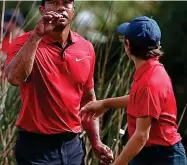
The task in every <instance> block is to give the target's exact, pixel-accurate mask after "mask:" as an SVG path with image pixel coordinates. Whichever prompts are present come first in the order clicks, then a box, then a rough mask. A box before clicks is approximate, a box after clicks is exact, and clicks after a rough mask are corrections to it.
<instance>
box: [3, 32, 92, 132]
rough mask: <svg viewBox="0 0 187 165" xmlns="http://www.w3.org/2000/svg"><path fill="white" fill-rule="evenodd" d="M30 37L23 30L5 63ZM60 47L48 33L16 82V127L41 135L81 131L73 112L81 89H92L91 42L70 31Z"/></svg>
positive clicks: (82, 90)
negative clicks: (18, 106) (18, 96)
mask: <svg viewBox="0 0 187 165" xmlns="http://www.w3.org/2000/svg"><path fill="white" fill-rule="evenodd" d="M29 36H30V32H29V33H26V34H24V35H22V36H20V37H18V38H17V39H15V40H14V41H13V43H12V44H11V45H10V47H9V51H8V56H7V61H6V64H8V63H9V62H10V61H11V60H12V58H13V57H14V56H15V55H16V53H17V52H18V51H19V50H20V48H21V47H22V46H23V44H24V43H25V42H26V41H27V39H28V37H29ZM70 38H71V41H72V43H71V44H70V45H69V46H68V47H66V49H62V48H61V47H60V46H58V45H57V43H56V42H55V41H54V40H52V39H51V38H50V37H49V36H47V35H46V36H44V37H43V39H42V41H41V42H40V44H39V46H38V48H37V51H36V57H35V61H34V66H33V70H32V72H31V74H30V75H29V77H28V78H27V80H26V81H25V82H24V83H23V84H21V85H20V93H21V100H22V107H21V111H20V115H19V119H18V122H17V124H16V125H17V126H18V127H21V128H23V129H25V130H27V131H30V132H34V133H43V134H55V133H61V132H66V131H70V132H74V133H79V132H81V120H80V118H79V116H78V115H77V114H78V112H79V109H80V102H81V98H82V95H83V92H86V91H89V90H91V89H92V88H93V85H94V84H93V80H92V77H93V73H94V64H95V52H94V48H93V46H92V44H91V43H90V42H88V41H87V40H85V39H84V38H82V37H81V36H79V35H78V34H76V33H74V32H70Z"/></svg>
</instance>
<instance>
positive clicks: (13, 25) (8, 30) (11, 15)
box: [1, 9, 24, 53]
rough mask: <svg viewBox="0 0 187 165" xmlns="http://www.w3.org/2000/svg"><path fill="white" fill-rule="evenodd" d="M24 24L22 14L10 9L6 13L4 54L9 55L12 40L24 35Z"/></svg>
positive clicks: (2, 49)
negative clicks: (22, 26) (22, 27)
mask: <svg viewBox="0 0 187 165" xmlns="http://www.w3.org/2000/svg"><path fill="white" fill-rule="evenodd" d="M23 23H24V18H23V15H22V14H21V13H20V12H18V11H15V10H14V9H8V10H7V11H5V15H4V23H3V31H4V39H3V42H2V48H1V51H2V52H4V53H7V51H8V47H9V44H10V43H11V42H12V40H13V39H15V38H16V37H17V36H19V35H21V34H23V33H24V31H23V30H22V29H21V25H22V24H23Z"/></svg>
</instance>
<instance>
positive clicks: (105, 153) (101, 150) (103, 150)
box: [92, 142, 114, 165]
mask: <svg viewBox="0 0 187 165" xmlns="http://www.w3.org/2000/svg"><path fill="white" fill-rule="evenodd" d="M92 148H93V151H94V154H95V156H96V157H97V158H98V159H99V160H100V162H101V163H102V164H104V165H110V164H111V163H112V162H113V161H114V157H113V153H112V151H111V149H110V148H109V147H108V146H106V145H104V144H103V143H102V142H99V143H97V144H96V145H95V146H92Z"/></svg>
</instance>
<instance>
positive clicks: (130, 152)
mask: <svg viewBox="0 0 187 165" xmlns="http://www.w3.org/2000/svg"><path fill="white" fill-rule="evenodd" d="M146 142H147V139H146V138H144V137H142V136H139V135H136V134H134V135H133V136H132V137H131V138H130V140H129V141H128V142H127V144H126V146H125V147H124V148H123V150H122V152H121V153H120V155H119V156H118V158H117V159H116V160H115V162H114V163H113V164H112V165H122V164H123V165H127V164H128V163H129V161H131V160H132V159H133V158H134V157H135V156H136V155H137V154H138V153H139V152H140V151H141V149H142V148H143V147H144V145H145V144H146Z"/></svg>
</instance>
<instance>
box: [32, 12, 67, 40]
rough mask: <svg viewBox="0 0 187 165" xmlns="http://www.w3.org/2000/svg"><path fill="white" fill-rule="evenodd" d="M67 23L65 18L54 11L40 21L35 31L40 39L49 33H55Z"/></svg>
mask: <svg viewBox="0 0 187 165" xmlns="http://www.w3.org/2000/svg"><path fill="white" fill-rule="evenodd" d="M64 21H65V16H64V15H62V14H59V13H56V12H53V11H49V12H46V13H45V14H44V15H43V16H42V18H41V19H40V20H39V22H38V24H37V25H36V27H35V29H34V33H35V34H36V35H37V36H38V37H43V36H44V35H45V34H47V33H48V32H49V31H53V30H54V28H55V27H56V26H58V25H60V24H61V23H62V22H64Z"/></svg>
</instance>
